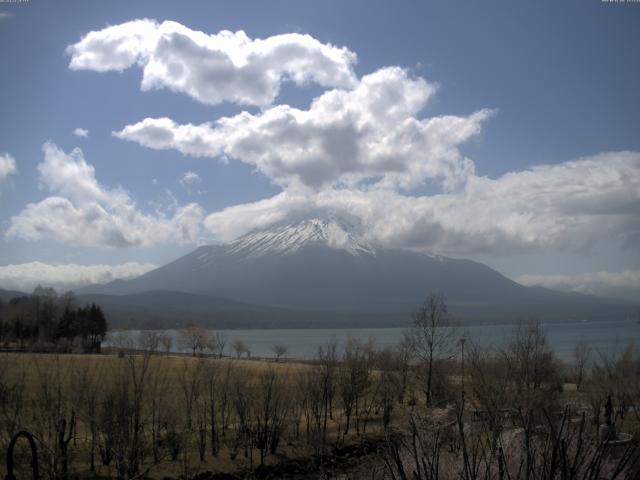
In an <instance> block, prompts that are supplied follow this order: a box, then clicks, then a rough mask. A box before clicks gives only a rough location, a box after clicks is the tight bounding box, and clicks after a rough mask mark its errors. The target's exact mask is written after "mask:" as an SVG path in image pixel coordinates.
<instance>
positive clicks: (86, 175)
mask: <svg viewBox="0 0 640 480" xmlns="http://www.w3.org/2000/svg"><path fill="white" fill-rule="evenodd" d="M42 150H43V152H44V160H43V161H42V162H41V163H40V164H39V165H38V171H39V173H40V182H41V183H42V186H43V187H44V188H45V189H46V190H47V191H49V192H50V193H52V194H53V195H51V196H49V197H46V198H45V199H44V200H41V201H40V202H38V203H30V204H28V205H27V206H26V207H25V208H24V209H23V210H22V211H21V212H20V213H19V214H18V215H15V216H14V217H12V218H11V222H10V227H9V229H8V231H7V235H8V236H9V237H17V238H22V239H26V240H40V239H43V238H52V239H55V240H57V241H59V242H62V243H66V244H69V245H82V246H98V247H130V246H145V245H153V244H156V243H165V242H168V243H178V244H195V243H198V242H199V239H200V236H199V235H200V224H201V222H202V218H203V210H202V207H201V206H200V205H198V204H196V203H190V204H187V205H183V206H180V207H176V208H175V209H174V210H173V212H171V214H169V215H167V214H166V213H165V212H161V211H156V212H153V213H143V212H142V211H141V210H140V209H139V208H138V207H137V205H136V203H135V201H134V200H133V198H132V197H131V195H130V194H129V193H128V192H127V191H125V190H124V189H122V188H121V187H118V186H117V187H112V188H110V187H107V186H104V185H102V184H101V183H99V182H98V180H97V179H96V175H95V169H94V168H93V166H92V165H91V164H89V163H87V161H86V160H85V158H84V155H83V153H82V150H80V149H79V148H76V149H74V150H73V151H72V152H71V153H69V154H67V153H65V152H64V151H63V150H61V149H60V148H59V147H58V146H57V145H55V144H54V143H51V142H47V143H45V144H44V145H43V147H42Z"/></svg>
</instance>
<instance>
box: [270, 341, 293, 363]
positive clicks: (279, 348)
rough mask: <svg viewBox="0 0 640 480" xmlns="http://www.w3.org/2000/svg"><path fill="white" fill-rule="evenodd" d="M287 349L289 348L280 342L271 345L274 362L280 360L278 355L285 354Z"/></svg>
mask: <svg viewBox="0 0 640 480" xmlns="http://www.w3.org/2000/svg"><path fill="white" fill-rule="evenodd" d="M288 350H289V349H288V348H287V346H286V345H282V344H278V345H274V346H273V347H271V351H272V352H273V353H274V354H275V356H276V362H278V361H280V357H281V356H282V355H286V354H287V351H288Z"/></svg>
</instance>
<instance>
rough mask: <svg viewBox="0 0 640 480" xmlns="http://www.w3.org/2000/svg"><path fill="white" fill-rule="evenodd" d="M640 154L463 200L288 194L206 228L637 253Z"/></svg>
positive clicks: (473, 185)
mask: <svg viewBox="0 0 640 480" xmlns="http://www.w3.org/2000/svg"><path fill="white" fill-rule="evenodd" d="M638 212H640V154H639V153H633V152H614V153H607V154H601V155H597V156H594V157H589V158H582V159H578V160H575V161H571V162H565V163H562V164H558V165H544V166H538V167H534V168H531V169H528V170H524V171H521V172H512V173H508V174H506V175H503V176H502V177H499V178H496V179H491V178H488V177H483V176H475V175H474V176H471V177H469V178H468V180H467V183H466V185H465V187H464V188H463V189H461V190H459V191H455V192H449V193H442V194H437V195H423V196H410V195H405V194H402V193H401V192H398V191H396V190H393V189H391V188H385V187H377V188H367V189H349V188H331V189H323V190H321V191H319V192H315V193H308V192H307V193H305V192H291V191H284V192H282V193H280V194H278V195H276V196H274V197H272V198H269V199H265V200H261V201H258V202H254V203H248V204H244V205H236V206H233V207H229V208H227V209H224V210H221V211H219V212H215V213H212V214H211V215H209V216H208V217H207V218H206V219H205V224H206V226H207V227H208V228H209V229H210V230H211V231H212V232H213V233H214V234H215V235H216V236H218V237H220V238H223V239H231V238H234V237H236V236H238V235H240V234H243V233H245V232H247V231H250V230H251V229H253V228H264V227H268V226H270V225H273V224H277V223H281V222H296V221H298V220H301V219H303V218H309V217H326V216H337V217H341V218H346V219H348V220H349V221H350V223H351V224H353V225H356V226H359V229H360V233H361V235H362V236H364V237H365V238H366V239H367V240H368V241H370V242H372V243H377V244H381V245H385V246H392V247H403V248H411V249H427V250H431V251H435V252H438V253H442V254H459V255H468V254H474V253H498V254H500V253H507V252H511V253H513V252H518V251H525V250H544V249H550V248H551V249H556V250H571V251H585V250H588V249H589V248H591V246H593V245H594V244H595V243H596V242H598V241H601V240H606V241H609V242H617V243H618V244H619V245H622V246H627V247H632V248H637V245H638V244H639V242H638V239H640V215H639V213H638Z"/></svg>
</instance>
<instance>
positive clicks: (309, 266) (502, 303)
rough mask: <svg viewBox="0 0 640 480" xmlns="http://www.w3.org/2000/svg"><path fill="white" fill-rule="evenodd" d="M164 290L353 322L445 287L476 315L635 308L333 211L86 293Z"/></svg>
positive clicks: (399, 319) (549, 315)
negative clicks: (401, 239)
mask: <svg viewBox="0 0 640 480" xmlns="http://www.w3.org/2000/svg"><path fill="white" fill-rule="evenodd" d="M158 291H164V292H180V293H183V294H191V295H197V296H198V298H200V297H209V298H217V299H228V301H232V302H237V303H239V304H243V305H245V307H244V309H245V311H253V312H256V309H257V310H258V311H261V312H263V313H264V312H266V311H270V312H271V313H273V314H274V315H275V314H276V313H275V312H277V311H279V313H280V314H282V315H283V317H287V316H288V317H287V318H289V317H296V314H295V313H293V312H306V313H305V315H307V314H310V313H311V312H314V315H322V316H324V318H325V319H326V320H327V322H329V320H330V319H332V318H338V317H340V318H344V319H345V320H344V321H345V322H346V323H347V324H351V323H353V322H352V321H351V320H350V319H356V318H358V319H360V320H359V321H358V323H360V321H361V320H362V319H363V318H364V317H366V316H369V317H370V318H371V319H372V321H373V318H378V320H380V319H381V318H386V319H387V320H386V321H387V322H388V324H389V325H391V324H393V325H398V324H406V322H407V319H408V318H410V317H409V316H410V313H411V311H412V310H413V309H414V308H415V307H416V306H417V305H418V304H419V303H420V302H421V301H422V300H423V299H424V298H425V295H426V294H427V292H432V291H433V292H441V293H443V294H444V295H445V296H446V298H447V303H448V305H449V307H450V310H451V311H452V313H453V314H454V315H456V316H457V317H458V318H460V319H462V320H468V321H474V320H475V321H491V320H495V321H504V320H513V319H514V318H515V317H519V316H526V315H536V316H539V317H542V318H545V319H573V318H587V317H589V318H593V317H602V318H606V317H607V316H617V315H626V314H627V313H628V312H629V311H630V309H631V306H630V304H628V303H625V302H619V301H615V300H609V299H603V298H599V297H594V296H588V295H580V294H574V293H563V292H556V291H552V290H548V289H544V288H539V287H525V286H523V285H520V284H518V283H516V282H514V281H512V280H510V279H508V278H506V277H504V276H503V275H501V274H500V273H498V272H496V271H495V270H492V269H491V268H489V267H487V266H486V265H482V264H480V263H477V262H473V261H470V260H460V259H452V258H446V257H442V256H438V255H431V254H426V253H419V252H412V251H407V250H400V249H389V248H381V247H379V246H374V245H372V244H370V243H368V242H366V241H364V240H363V239H362V237H361V236H359V235H358V234H357V229H355V228H354V227H353V226H352V225H349V224H346V223H341V222H339V221H336V220H333V219H330V220H320V219H315V220H306V221H302V222H299V223H294V224H282V225H278V226H275V227H272V228H269V229H266V230H261V231H254V232H250V233H248V234H246V235H244V236H242V237H240V238H238V239H236V240H235V241H233V242H231V243H228V244H225V245H210V246H202V247H200V248H198V249H196V250H195V251H194V252H192V253H190V254H188V255H185V256H184V257H181V258H179V259H177V260H175V261H173V262H171V263H169V264H167V265H165V266H163V267H160V268H158V269H155V270H152V271H150V272H148V273H146V274H144V275H142V276H140V277H137V278H135V279H130V280H117V281H114V282H111V283H109V284H106V285H101V286H98V285H94V286H91V287H87V288H85V289H83V290H81V291H79V292H78V293H82V294H84V295H88V294H98V293H99V294H103V295H140V294H143V293H144V292H158ZM182 300H184V302H186V304H185V305H184V308H183V310H184V311H187V310H189V305H188V304H189V301H187V300H186V299H185V298H182ZM173 305H174V306H176V305H177V303H174V304H173ZM247 306H251V308H249V307H247ZM236 307H237V306H236ZM193 308H194V309H195V307H193ZM234 308H235V307H234ZM274 309H275V310H274ZM241 310H242V308H241V307H237V308H235V310H234V311H236V312H239V311H241ZM284 311H288V312H289V314H284V313H283V312H284ZM276 316H277V315H276ZM274 322H275V319H274V320H273V321H272V322H270V323H274ZM276 323H277V322H276ZM331 323H334V322H331ZM376 323H378V322H376Z"/></svg>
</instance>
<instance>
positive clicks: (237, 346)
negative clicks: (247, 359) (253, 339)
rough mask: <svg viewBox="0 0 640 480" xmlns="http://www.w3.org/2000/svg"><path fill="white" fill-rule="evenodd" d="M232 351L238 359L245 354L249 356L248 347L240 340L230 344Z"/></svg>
mask: <svg viewBox="0 0 640 480" xmlns="http://www.w3.org/2000/svg"><path fill="white" fill-rule="evenodd" d="M231 347H232V348H233V351H234V352H236V357H238V358H240V357H241V356H242V355H243V354H245V353H246V354H247V356H249V352H250V350H249V347H248V346H247V344H246V343H244V342H243V341H242V340H236V341H235V342H233V343H232V344H231Z"/></svg>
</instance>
